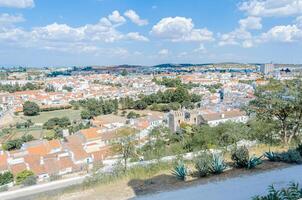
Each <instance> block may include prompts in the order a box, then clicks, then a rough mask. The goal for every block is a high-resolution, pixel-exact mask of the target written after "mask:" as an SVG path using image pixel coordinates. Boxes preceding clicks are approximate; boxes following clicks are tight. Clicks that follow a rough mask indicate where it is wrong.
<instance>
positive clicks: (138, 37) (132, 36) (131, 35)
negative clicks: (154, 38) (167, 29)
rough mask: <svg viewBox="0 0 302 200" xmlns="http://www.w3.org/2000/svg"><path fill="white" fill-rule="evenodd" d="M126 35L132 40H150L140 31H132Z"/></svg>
mask: <svg viewBox="0 0 302 200" xmlns="http://www.w3.org/2000/svg"><path fill="white" fill-rule="evenodd" d="M126 37H127V38H128V39H130V40H136V41H144V42H148V41H149V39H148V38H147V37H145V36H142V35H140V34H139V33H138V32H131V33H128V34H127V35H126Z"/></svg>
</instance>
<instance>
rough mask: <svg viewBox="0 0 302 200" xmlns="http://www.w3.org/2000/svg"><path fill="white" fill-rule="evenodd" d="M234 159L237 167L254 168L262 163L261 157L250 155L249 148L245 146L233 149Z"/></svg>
mask: <svg viewBox="0 0 302 200" xmlns="http://www.w3.org/2000/svg"><path fill="white" fill-rule="evenodd" d="M231 157H232V160H233V161H234V164H235V166H236V167H237V168H247V169H253V168H255V167H256V166H257V165H260V164H261V163H262V160H261V157H262V156H260V157H256V156H251V157H250V156H249V150H248V149H247V148H246V147H245V146H242V147H239V148H236V149H235V150H233V152H232V156H231Z"/></svg>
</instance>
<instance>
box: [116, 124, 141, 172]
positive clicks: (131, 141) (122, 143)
mask: <svg viewBox="0 0 302 200" xmlns="http://www.w3.org/2000/svg"><path fill="white" fill-rule="evenodd" d="M118 134H119V136H120V138H119V140H118V142H116V143H114V144H113V145H112V150H113V152H115V153H117V154H121V155H122V158H123V162H124V171H126V170H127V163H128V159H129V158H130V157H131V156H134V155H135V144H136V141H135V137H134V134H133V132H132V131H130V130H128V129H122V130H121V131H119V133H118Z"/></svg>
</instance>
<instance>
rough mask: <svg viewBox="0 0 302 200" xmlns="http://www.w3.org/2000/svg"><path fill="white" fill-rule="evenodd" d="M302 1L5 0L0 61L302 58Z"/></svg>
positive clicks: (0, 13) (0, 6)
mask: <svg viewBox="0 0 302 200" xmlns="http://www.w3.org/2000/svg"><path fill="white" fill-rule="evenodd" d="M301 42H302V0H198V1H197V0H0V65H1V66H3V65H23V66H67V65H116V64H143V65H153V64H159V63H167V62H168V63H206V62H230V61H234V62H271V61H272V62H276V63H302V57H301V52H302V46H301Z"/></svg>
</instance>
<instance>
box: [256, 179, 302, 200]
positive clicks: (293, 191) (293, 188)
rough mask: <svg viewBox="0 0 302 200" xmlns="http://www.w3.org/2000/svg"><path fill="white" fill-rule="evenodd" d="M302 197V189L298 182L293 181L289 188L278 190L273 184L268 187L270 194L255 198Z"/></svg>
mask: <svg viewBox="0 0 302 200" xmlns="http://www.w3.org/2000/svg"><path fill="white" fill-rule="evenodd" d="M301 197H302V189H301V188H299V185H298V184H296V183H291V184H290V185H289V187H288V188H284V189H281V190H276V189H275V188H274V186H273V185H271V186H269V187H268V194H267V195H265V196H256V197H254V198H253V200H298V199H301Z"/></svg>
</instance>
